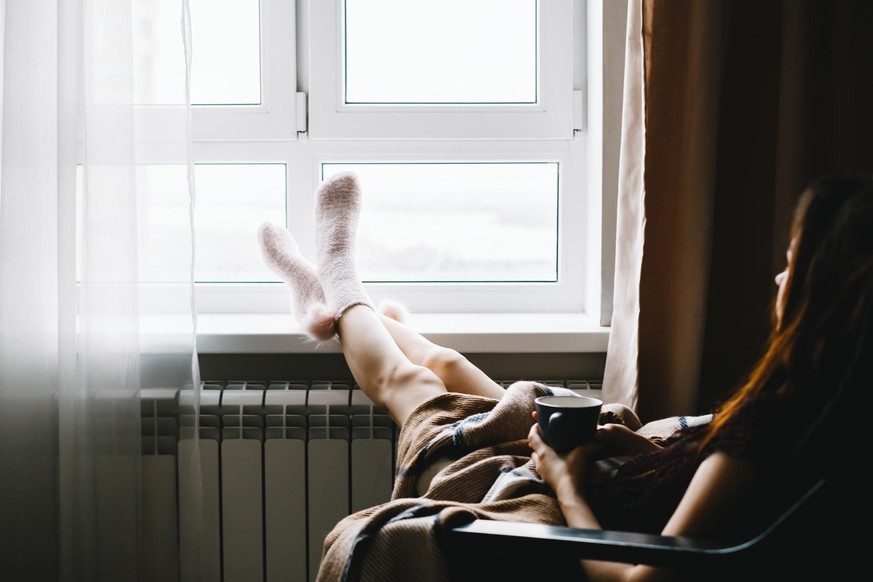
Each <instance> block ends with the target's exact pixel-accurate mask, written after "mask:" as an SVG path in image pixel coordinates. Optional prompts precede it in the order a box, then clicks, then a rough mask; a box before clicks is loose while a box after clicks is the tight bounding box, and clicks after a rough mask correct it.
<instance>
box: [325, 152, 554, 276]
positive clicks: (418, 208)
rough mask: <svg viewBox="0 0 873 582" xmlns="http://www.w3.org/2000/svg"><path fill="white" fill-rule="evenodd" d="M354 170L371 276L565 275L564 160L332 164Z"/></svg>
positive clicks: (363, 271) (363, 267) (328, 171)
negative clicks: (561, 263) (561, 232)
mask: <svg viewBox="0 0 873 582" xmlns="http://www.w3.org/2000/svg"><path fill="white" fill-rule="evenodd" d="M343 171H352V172H355V173H356V174H357V175H358V177H359V178H360V180H361V187H362V189H363V195H364V203H363V211H362V214H361V222H360V226H359V232H358V266H359V270H360V275H361V277H362V278H363V279H364V280H365V281H369V282H400V281H422V282H424V281H427V282H436V281H441V282H449V281H458V282H461V281H463V282H507V281H514V282H521V281H536V282H548V281H556V280H557V270H558V268H557V264H558V254H557V248H558V231H557V228H558V227H557V224H558V164H557V163H552V162H536V163H397V164H394V163H385V164H324V165H323V166H322V173H323V176H324V177H327V176H330V175H332V174H334V173H337V172H343Z"/></svg>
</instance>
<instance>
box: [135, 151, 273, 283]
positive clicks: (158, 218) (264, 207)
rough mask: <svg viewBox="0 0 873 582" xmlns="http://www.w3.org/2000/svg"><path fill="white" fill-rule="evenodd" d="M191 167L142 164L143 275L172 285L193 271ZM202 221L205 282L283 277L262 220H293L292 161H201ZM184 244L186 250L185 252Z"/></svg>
mask: <svg viewBox="0 0 873 582" xmlns="http://www.w3.org/2000/svg"><path fill="white" fill-rule="evenodd" d="M185 173H186V168H185V166H184V165H164V166H142V167H140V168H138V174H137V196H138V197H139V201H138V207H139V208H140V211H139V215H140V222H139V240H140V245H139V247H140V248H139V250H140V253H139V272H140V280H142V281H151V282H165V281H166V280H167V274H168V273H183V272H186V270H187V269H188V265H189V261H190V260H191V258H190V256H189V255H188V250H187V249H188V246H187V245H186V244H185V243H186V242H187V241H188V240H189V233H190V227H189V224H188V214H187V212H186V209H187V207H188V191H187V188H186V180H185ZM195 181H196V185H197V200H196V210H195V214H194V222H195V227H196V232H197V237H196V241H195V243H196V252H197V259H196V260H197V262H196V268H195V269H194V273H195V280H196V281H197V282H198V283H220V282H258V281H276V280H277V279H276V277H275V276H274V275H273V274H272V272H270V270H269V269H267V267H266V266H265V265H264V262H263V260H262V259H261V256H260V252H259V250H258V243H257V236H256V235H257V231H258V227H259V226H260V225H261V223H262V222H265V221H269V222H275V223H277V224H285V164H197V165H196V166H195ZM182 247H184V248H185V249H186V250H185V252H179V250H178V249H179V248H182Z"/></svg>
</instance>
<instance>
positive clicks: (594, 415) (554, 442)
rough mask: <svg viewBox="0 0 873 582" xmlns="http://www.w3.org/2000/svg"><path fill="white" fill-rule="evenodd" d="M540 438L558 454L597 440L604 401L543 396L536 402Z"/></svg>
mask: <svg viewBox="0 0 873 582" xmlns="http://www.w3.org/2000/svg"><path fill="white" fill-rule="evenodd" d="M534 405H535V406H536V411H537V423H538V424H539V426H540V434H541V435H542V437H543V440H544V441H546V444H547V445H549V446H550V447H552V448H553V449H555V451H556V452H558V453H566V452H567V451H571V450H573V449H575V448H576V447H578V446H579V445H583V444H585V443H587V442H591V441H592V440H594V433H595V432H596V431H597V424H598V422H599V421H600V409H601V408H602V407H603V401H601V400H598V399H597V398H591V397H589V396H540V397H539V398H537V399H536V400H535V401H534Z"/></svg>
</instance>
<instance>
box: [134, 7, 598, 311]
mask: <svg viewBox="0 0 873 582" xmlns="http://www.w3.org/2000/svg"><path fill="white" fill-rule="evenodd" d="M601 1H602V0H556V2H555V5H557V4H561V5H562V6H563V7H564V8H565V9H572V14H573V16H572V18H568V19H567V20H568V22H569V24H568V28H569V30H570V35H571V39H572V40H573V42H572V47H573V48H572V50H570V49H568V50H567V51H566V52H567V56H566V57H565V58H564V60H565V61H566V60H567V59H568V58H569V59H570V63H571V65H572V66H570V67H569V69H570V75H569V76H570V79H571V84H570V85H569V86H568V87H567V90H566V91H565V93H566V95H565V98H566V99H567V100H571V99H572V98H573V96H574V93H575V96H576V98H577V99H576V101H575V102H573V104H572V105H573V107H570V108H568V109H570V110H572V109H575V111H570V113H569V115H570V117H571V122H570V123H569V124H567V127H568V128H569V135H563V137H561V138H560V139H556V138H554V137H548V138H542V137H541V138H535V137H533V136H531V135H527V136H524V138H523V139H522V138H519V137H518V136H515V137H513V136H506V135H499V136H497V137H494V136H492V137H489V138H488V139H484V138H481V137H479V138H477V139H470V136H469V135H465V136H452V139H447V138H445V137H439V136H433V137H431V138H429V139H423V138H420V137H419V138H415V139H412V138H400V137H390V136H388V137H386V135H384V134H383V135H380V136H376V137H374V138H372V139H361V138H343V139H338V138H334V139H324V138H322V139H319V138H318V137H316V136H313V135H311V133H312V132H311V131H310V133H309V134H307V133H305V132H304V130H306V129H307V127H306V125H305V123H306V118H305V115H301V113H305V112H302V111H300V110H299V109H298V107H299V104H300V103H301V102H300V100H299V99H298V97H299V95H300V93H296V89H297V88H298V87H299V88H300V90H301V91H305V90H306V89H307V88H308V87H309V85H310V84H311V82H312V80H313V79H312V73H313V72H315V71H316V70H317V69H318V68H319V67H317V66H316V64H317V62H320V60H319V59H318V58H314V57H313V56H312V53H314V52H316V51H315V50H314V45H312V46H308V43H307V39H308V38H313V39H314V38H317V37H318V36H319V35H318V34H315V33H313V28H312V27H309V26H307V24H308V22H309V19H308V18H307V11H309V12H310V14H309V16H312V15H311V12H312V11H317V10H318V9H317V8H314V6H313V5H315V6H323V5H325V4H329V5H333V6H334V7H336V6H337V5H338V3H339V2H341V0H333V1H328V2H321V1H318V2H312V1H310V2H302V3H297V2H295V0H261V7H262V8H261V23H262V27H264V28H263V29H262V30H263V33H262V37H261V42H262V47H263V46H265V45H266V46H268V47H269V48H268V49H262V83H263V92H262V94H263V96H264V99H263V100H264V103H263V104H262V105H263V107H251V106H229V107H216V106H197V107H195V108H194V111H193V115H194V135H193V140H194V143H193V151H192V153H193V158H194V163H225V164H233V163H283V164H286V194H287V199H286V208H287V217H286V221H287V225H288V227H289V228H290V229H291V230H292V232H294V233H295V236H296V237H297V238H298V242H299V243H300V247H301V250H302V252H303V253H304V255H305V256H307V257H308V258H310V259H314V256H315V253H314V248H313V247H314V242H313V241H314V224H313V221H312V216H313V215H314V195H313V194H314V192H315V189H316V188H317V186H318V184H319V181H320V173H321V165H320V164H321V163H322V162H334V163H335V162H361V161H366V162H391V161H398V162H403V161H415V162H433V161H436V162H445V161H449V162H452V161H458V162H471V161H497V162H512V161H518V162H530V161H548V162H557V163H559V164H560V177H559V184H560V186H559V188H560V190H559V221H560V222H559V232H558V236H559V246H558V273H559V278H558V282H557V283H469V284H453V283H402V284H386V283H376V284H367V285H366V288H367V290H368V292H369V293H370V294H371V295H372V296H373V299H374V300H375V301H377V302H378V301H379V300H380V299H382V298H392V299H397V300H400V301H401V302H403V303H404V304H405V305H407V306H408V307H409V308H410V309H411V310H412V311H413V312H414V313H415V312H417V313H424V314H430V313H433V314H437V313H452V312H453V313H505V314H509V316H510V317H511V314H514V313H542V314H561V313H565V314H585V315H587V316H589V317H590V318H591V319H592V321H597V320H599V319H601V320H602V319H603V318H602V314H601V313H600V310H601V305H602V300H603V293H604V292H605V291H604V287H603V284H604V283H603V280H602V279H604V278H609V281H611V270H612V265H607V264H605V263H603V259H602V257H608V256H609V255H608V254H606V253H607V252H608V251H609V249H606V248H601V244H603V245H609V244H612V245H614V242H611V241H610V239H609V237H610V233H612V234H613V235H614V227H613V230H611V231H610V230H609V225H606V224H605V223H603V222H602V218H601V207H602V205H603V197H604V194H603V192H602V185H601V181H602V173H603V163H604V162H603V160H602V155H601V153H600V152H599V149H598V148H600V147H601V145H602V144H603V137H602V135H601V133H600V132H601V131H602V129H603V128H602V127H598V124H597V120H596V115H597V114H598V111H597V109H596V107H595V106H596V104H597V103H598V99H599V100H600V103H601V106H602V99H603V97H602V96H599V97H598V96H596V95H591V94H589V91H594V92H597V91H600V90H601V89H600V87H599V86H598V85H597V83H596V82H594V80H592V81H589V79H588V70H589V69H591V73H592V74H594V73H595V71H594V70H593V67H592V65H591V62H592V61H591V60H592V58H601V55H600V54H599V53H597V54H592V53H591V51H590V47H591V44H592V43H595V44H598V45H599V43H601V42H602V39H601V38H600V36H599V35H600V32H601V31H600V28H598V27H600V26H601V24H602V23H599V22H595V20H596V14H597V13H598V10H601V8H598V6H599V4H600V2H601ZM542 5H553V4H552V0H546V1H544V2H542ZM592 7H593V8H592ZM297 10H299V12H297ZM592 13H594V14H595V18H592V17H591V14H592ZM295 15H299V16H300V18H299V19H298V18H295ZM279 16H282V18H283V19H284V24H283V25H280V24H279V23H277V20H280V19H279ZM574 28H575V35H574V34H573V30H574ZM283 31H284V32H283ZM289 31H290V32H289ZM580 31H581V33H582V35H584V37H583V38H580ZM592 32H593V33H595V34H594V35H593V36H592ZM604 34H605V33H604ZM574 36H575V38H574ZM580 45H581V47H582V50H583V51H584V58H583V63H581V64H580V63H578V62H576V63H573V62H572V61H573V59H572V58H570V55H575V58H576V59H577V61H578V59H579V58H581V57H580V50H579V49H580ZM281 47H285V48H286V50H288V51H289V52H288V53H286V54H285V57H288V56H289V55H293V56H291V58H290V64H289V59H288V58H284V59H283V58H281V55H279V57H270V55H276V54H277V51H279V50H280V48H281ZM298 48H299V51H300V52H299V55H298ZM307 54H309V56H310V57H309V59H308V60H304V61H301V62H298V61H297V58H298V56H299V57H302V58H304V59H305V58H306V55H307ZM585 59H587V63H586V62H584V61H585ZM282 63H285V64H284V65H282V66H280V65H281V64H282ZM566 64H567V63H566V62H565V63H564V65H566ZM562 66H563V65H562ZM289 67H290V68H289ZM580 68H581V71H582V72H581V74H580ZM289 71H292V72H293V73H294V74H293V75H289V74H288V72H289ZM280 72H281V74H280ZM574 76H575V86H576V89H577V90H576V91H575V92H574V90H573V89H574V87H573V84H572V80H573V79H572V78H573V77H574ZM277 80H278V81H277ZM270 87H272V89H270ZM295 93H296V95H295ZM313 95H314V93H313ZM580 95H585V96H586V97H585V103H581V102H580V101H579V100H578V97H579V96H580ZM308 102H309V110H310V121H311V120H312V116H313V113H314V111H315V109H317V107H318V105H317V103H318V99H315V98H312V97H310V98H309V99H308ZM270 103H279V104H280V105H279V106H278V108H276V109H270V108H269V107H268V105H269V104H270ZM304 105H305V102H304ZM583 105H584V106H585V107H586V108H587V109H585V110H583V109H582V106H583ZM161 110H163V111H161ZM439 113H441V114H446V113H448V112H445V111H443V112H439ZM147 114H148V115H158V114H161V115H166V114H172V115H178V114H184V108H166V107H164V108H162V107H148V106H145V107H139V108H137V122H138V123H139V124H150V125H148V126H147V127H142V126H138V127H137V130H138V131H140V130H141V131H143V132H145V131H146V130H148V133H141V134H138V137H139V139H140V140H142V141H144V142H146V143H145V144H144V145H143V147H139V148H138V149H137V162H138V163H143V164H148V163H179V161H180V160H183V159H184V156H185V152H184V140H183V139H180V136H167V135H161V134H160V129H161V126H160V123H157V124H156V123H155V122H154V120H152V121H148V120H147ZM473 115H479V114H478V113H474V114H473ZM564 115H567V113H566V112H565V113H564ZM458 117H459V119H461V118H463V117H464V116H463V115H459V116H458ZM586 123H587V127H586ZM289 124H293V127H291V126H289ZM310 125H311V123H310ZM456 125H457V124H456ZM181 126H183V125H182V124H178V125H177V127H181ZM309 129H310V130H311V128H309ZM300 132H302V133H300ZM144 137H145V139H143V138H144ZM168 137H169V139H168ZM172 142H175V143H172ZM607 204H609V203H608V202H607ZM580 225H581V226H580ZM253 244H255V243H254V236H253ZM608 292H610V293H611V288H610V289H608ZM163 295H164V291H163V290H162V289H160V288H159V287H158V286H150V287H149V288H148V289H146V290H145V293H144V297H143V301H144V302H145V303H146V304H148V303H150V302H152V301H155V302H157V304H160V303H161V302H162V296H163ZM195 296H196V301H197V306H198V313H200V314H206V315H208V314H234V315H245V314H287V313H289V308H290V303H289V296H288V292H287V289H286V287H285V285H284V284H281V283H278V282H277V283H232V284H227V283H197V284H196V286H195ZM610 305H611V303H610ZM289 321H290V320H289ZM292 325H293V322H292Z"/></svg>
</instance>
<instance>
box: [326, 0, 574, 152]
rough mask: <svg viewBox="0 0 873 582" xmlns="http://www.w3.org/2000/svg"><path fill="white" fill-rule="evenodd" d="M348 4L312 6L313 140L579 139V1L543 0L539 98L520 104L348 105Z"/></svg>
mask: <svg viewBox="0 0 873 582" xmlns="http://www.w3.org/2000/svg"><path fill="white" fill-rule="evenodd" d="M344 5H345V0H322V1H319V2H311V3H310V21H311V28H310V39H311V55H312V56H311V63H312V64H311V67H310V69H309V70H310V78H309V85H310V100H309V101H310V111H309V136H310V138H311V139H374V138H376V139H538V140H541V139H572V137H573V129H574V128H573V107H574V103H573V59H572V52H571V49H572V46H573V18H572V15H573V0H547V1H543V0H538V2H537V5H538V19H537V20H538V26H539V30H538V33H537V38H538V43H539V47H538V50H539V54H538V62H539V66H538V71H539V76H540V78H539V80H538V83H539V86H538V90H537V95H538V103H536V104H519V105H511V104H503V105H469V104H459V105H423V104H422V105H371V104H346V103H345V102H344V93H345V91H344V87H343V80H344V74H343V7H344ZM313 30H318V31H320V33H319V34H312V33H311V31H313Z"/></svg>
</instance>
